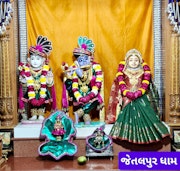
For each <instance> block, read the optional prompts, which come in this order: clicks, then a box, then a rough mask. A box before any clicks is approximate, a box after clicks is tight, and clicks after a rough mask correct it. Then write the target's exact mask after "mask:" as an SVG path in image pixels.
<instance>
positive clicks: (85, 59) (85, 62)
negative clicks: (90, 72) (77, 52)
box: [77, 55, 90, 66]
mask: <svg viewBox="0 0 180 171" xmlns="http://www.w3.org/2000/svg"><path fill="white" fill-rule="evenodd" d="M77 61H78V64H79V66H85V65H89V64H90V57H89V56H88V55H81V56H79V57H78V58H77Z"/></svg>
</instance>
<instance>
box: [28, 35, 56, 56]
mask: <svg viewBox="0 0 180 171" xmlns="http://www.w3.org/2000/svg"><path fill="white" fill-rule="evenodd" d="M51 51H52V43H51V41H49V40H48V39H47V37H44V36H38V37H37V40H36V45H35V46H31V47H30V48H29V54H30V55H31V54H37V55H40V56H42V57H48V56H49V55H50V53H51Z"/></svg>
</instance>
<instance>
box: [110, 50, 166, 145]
mask: <svg viewBox="0 0 180 171" xmlns="http://www.w3.org/2000/svg"><path fill="white" fill-rule="evenodd" d="M117 91H118V92H117ZM114 103H116V104H114ZM117 106H120V107H119V109H118V108H117ZM117 112H118V115H117V116H116V113H117ZM158 112H159V108H158V93H157V90H156V88H155V85H154V84H153V82H152V80H151V72H150V68H149V66H148V65H147V64H146V63H145V62H143V60H142V57H141V54H140V52H139V51H137V50H136V49H131V50H130V51H128V52H127V54H126V57H125V61H121V62H120V63H119V67H118V72H117V74H116V78H115V81H114V84H113V87H112V92H111V96H110V100H109V106H108V115H107V121H108V122H109V123H114V122H115V123H114V125H113V127H112V129H111V131H110V135H111V136H112V138H113V139H120V140H126V141H128V142H132V143H135V144H149V143H153V142H158V141H160V140H162V139H163V138H164V137H166V136H169V131H168V129H167V127H166V125H165V124H164V123H163V122H162V121H161V120H160V118H159V113H158Z"/></svg>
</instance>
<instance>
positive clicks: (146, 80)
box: [116, 61, 151, 100]
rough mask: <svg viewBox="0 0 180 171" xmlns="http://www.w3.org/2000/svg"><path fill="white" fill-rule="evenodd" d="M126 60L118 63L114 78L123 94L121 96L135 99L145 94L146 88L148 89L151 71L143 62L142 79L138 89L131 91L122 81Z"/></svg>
mask: <svg viewBox="0 0 180 171" xmlns="http://www.w3.org/2000/svg"><path fill="white" fill-rule="evenodd" d="M125 64H126V62H125V61H121V62H120V63H119V68H118V73H117V74H116V78H117V79H118V82H119V87H120V90H121V92H122V94H123V96H126V97H128V98H129V99H132V100H134V99H136V98H138V97H141V96H142V95H144V94H145V92H146V90H147V89H148V86H149V81H150V79H151V72H150V68H149V66H148V65H147V63H145V62H144V63H143V64H142V66H143V70H144V74H143V80H142V82H141V86H140V87H139V88H138V90H136V91H135V92H131V91H130V90H129V89H128V88H127V85H126V83H125V81H124V73H123V70H124V67H125Z"/></svg>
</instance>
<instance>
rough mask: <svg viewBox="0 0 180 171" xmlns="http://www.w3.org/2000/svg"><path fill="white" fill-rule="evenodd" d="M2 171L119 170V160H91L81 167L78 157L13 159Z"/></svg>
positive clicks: (3, 165) (5, 164)
mask: <svg viewBox="0 0 180 171" xmlns="http://www.w3.org/2000/svg"><path fill="white" fill-rule="evenodd" d="M0 170H1V171H30V170H31V171H33V170H35V171H37V170H38V171H42V170H43V171H45V170H118V158H117V156H115V157H114V158H113V159H112V160H110V158H90V159H89V161H87V162H86V164H84V165H79V164H78V162H77V157H73V158H71V159H67V158H63V159H61V160H58V161H56V160H53V159H52V158H42V157H13V156H12V155H11V156H9V158H8V160H7V161H6V162H5V163H3V164H2V165H1V167H0Z"/></svg>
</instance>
